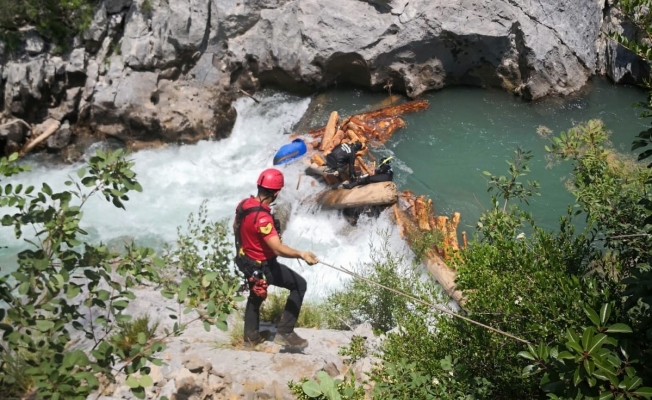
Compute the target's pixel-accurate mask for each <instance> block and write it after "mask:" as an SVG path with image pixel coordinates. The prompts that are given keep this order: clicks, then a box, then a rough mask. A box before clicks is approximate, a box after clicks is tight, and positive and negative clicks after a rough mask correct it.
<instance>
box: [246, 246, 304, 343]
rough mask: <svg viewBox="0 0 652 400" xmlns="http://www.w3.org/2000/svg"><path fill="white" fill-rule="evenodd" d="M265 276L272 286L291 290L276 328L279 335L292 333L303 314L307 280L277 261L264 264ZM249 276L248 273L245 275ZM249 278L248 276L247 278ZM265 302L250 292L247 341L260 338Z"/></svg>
mask: <svg viewBox="0 0 652 400" xmlns="http://www.w3.org/2000/svg"><path fill="white" fill-rule="evenodd" d="M260 269H262V270H263V273H264V274H265V279H267V282H268V283H269V284H270V285H273V286H278V287H282V288H284V289H289V290H290V295H289V296H288V298H287V302H286V303H285V310H283V314H282V315H281V320H280V321H279V323H278V325H277V326H276V330H277V332H278V333H290V332H292V331H293V330H294V325H296V323H297V319H298V318H299V312H301V304H302V303H303V296H304V295H305V294H306V289H307V287H308V286H307V284H306V280H305V279H303V277H301V275H299V274H297V273H296V272H294V271H293V270H291V269H290V268H288V267H286V266H285V265H283V264H280V263H279V262H278V261H277V260H276V259H272V260H269V261H267V262H266V263H264V264H263V265H262V266H261V268H260ZM245 276H247V273H245ZM247 277H248V276H247ZM262 303H263V300H262V299H261V298H260V297H258V296H256V295H254V294H253V292H252V291H249V298H248V299H247V308H246V309H245V316H244V336H245V339H246V340H247V339H248V340H255V339H256V338H257V337H258V329H259V324H260V306H261V304H262Z"/></svg>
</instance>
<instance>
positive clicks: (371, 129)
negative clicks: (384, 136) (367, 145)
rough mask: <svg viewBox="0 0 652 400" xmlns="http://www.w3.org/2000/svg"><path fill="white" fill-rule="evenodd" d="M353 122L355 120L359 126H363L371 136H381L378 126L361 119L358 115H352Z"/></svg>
mask: <svg viewBox="0 0 652 400" xmlns="http://www.w3.org/2000/svg"><path fill="white" fill-rule="evenodd" d="M351 122H353V123H354V124H356V125H357V126H359V127H360V128H362V130H363V131H365V133H366V134H367V135H369V136H376V137H377V136H380V135H379V134H378V132H376V128H374V127H373V126H371V125H369V124H367V123H365V122H363V121H361V120H360V119H359V118H357V117H351Z"/></svg>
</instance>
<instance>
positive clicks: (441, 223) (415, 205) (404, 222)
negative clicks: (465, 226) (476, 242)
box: [393, 190, 466, 306]
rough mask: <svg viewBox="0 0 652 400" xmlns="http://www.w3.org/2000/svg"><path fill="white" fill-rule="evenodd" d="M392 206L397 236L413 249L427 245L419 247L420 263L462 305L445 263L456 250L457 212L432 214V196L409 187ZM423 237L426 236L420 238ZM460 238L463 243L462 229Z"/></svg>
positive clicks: (461, 299)
mask: <svg viewBox="0 0 652 400" xmlns="http://www.w3.org/2000/svg"><path fill="white" fill-rule="evenodd" d="M393 209H394V219H395V220H396V224H397V225H398V227H399V232H400V234H401V237H402V238H404V239H405V240H407V242H408V243H409V244H410V246H411V247H412V248H413V249H414V248H417V247H421V246H424V245H426V246H427V248H425V249H420V250H421V251H423V263H424V264H425V266H426V267H427V268H428V270H429V271H430V273H431V274H432V275H433V276H434V277H435V279H436V280H437V281H438V282H439V284H440V285H441V287H442V288H443V289H444V291H446V293H448V295H449V296H450V297H451V298H452V299H453V300H455V301H457V302H458V303H459V304H460V305H462V306H463V305H464V297H463V295H462V292H461V291H459V290H457V287H456V285H455V271H454V270H453V269H452V268H450V267H449V266H448V265H447V264H446V261H450V260H451V259H452V258H454V257H456V256H457V255H458V254H459V250H460V244H459V241H458V236H457V227H458V225H459V223H460V219H461V214H460V213H458V212H455V213H453V215H452V216H451V218H450V219H449V218H448V217H446V216H443V215H435V212H434V207H433V203H432V199H426V198H425V196H423V195H420V196H416V195H414V194H413V193H412V192H410V191H409V190H404V191H403V192H402V193H401V196H400V202H399V203H397V204H394V206H393ZM425 237H428V238H429V239H430V240H424V238H425ZM462 242H463V246H464V247H466V232H462Z"/></svg>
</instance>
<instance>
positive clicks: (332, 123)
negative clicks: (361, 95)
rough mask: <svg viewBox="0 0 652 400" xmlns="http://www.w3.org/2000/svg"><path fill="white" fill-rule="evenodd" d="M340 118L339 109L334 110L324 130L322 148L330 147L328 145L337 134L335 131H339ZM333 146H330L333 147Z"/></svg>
mask: <svg viewBox="0 0 652 400" xmlns="http://www.w3.org/2000/svg"><path fill="white" fill-rule="evenodd" d="M338 119H339V115H338V114H337V111H333V112H332V113H331V116H330V118H328V123H327V124H326V130H325V131H324V138H323V139H322V141H321V150H324V149H326V148H328V146H330V142H331V140H333V136H335V133H336V132H337V121H338ZM333 147H334V146H333ZM333 147H330V148H331V149H332V148H333Z"/></svg>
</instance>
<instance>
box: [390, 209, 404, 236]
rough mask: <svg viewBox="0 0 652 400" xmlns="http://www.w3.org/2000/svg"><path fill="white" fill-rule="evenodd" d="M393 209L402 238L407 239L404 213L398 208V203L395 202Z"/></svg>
mask: <svg viewBox="0 0 652 400" xmlns="http://www.w3.org/2000/svg"><path fill="white" fill-rule="evenodd" d="M392 210H393V211H394V221H395V222H396V225H397V226H398V233H399V235H401V239H405V221H404V220H403V218H402V216H401V215H402V213H401V212H400V210H399V208H398V204H394V205H393V206H392Z"/></svg>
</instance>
